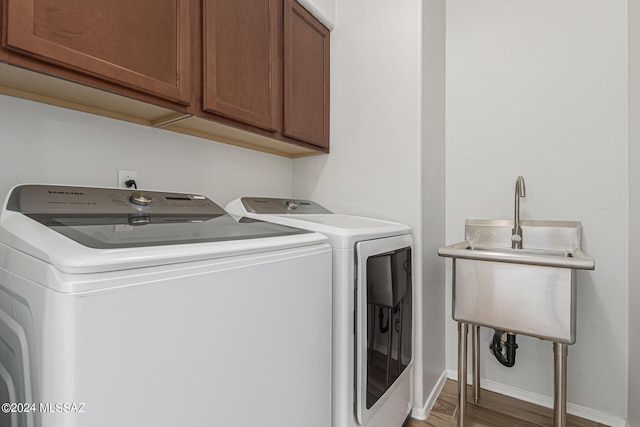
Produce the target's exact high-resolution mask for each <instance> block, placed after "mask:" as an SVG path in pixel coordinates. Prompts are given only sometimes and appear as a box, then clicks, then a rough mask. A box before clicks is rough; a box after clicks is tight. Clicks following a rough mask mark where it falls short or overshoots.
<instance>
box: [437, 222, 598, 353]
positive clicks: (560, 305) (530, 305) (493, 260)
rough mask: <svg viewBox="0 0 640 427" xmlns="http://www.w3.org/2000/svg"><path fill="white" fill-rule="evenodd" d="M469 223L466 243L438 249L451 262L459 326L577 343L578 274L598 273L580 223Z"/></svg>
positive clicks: (455, 312)
mask: <svg viewBox="0 0 640 427" xmlns="http://www.w3.org/2000/svg"><path fill="white" fill-rule="evenodd" d="M520 225H521V227H522V249H511V234H512V227H513V221H510V220H467V221H466V223H465V237H466V240H464V241H462V242H459V243H455V244H453V245H449V246H445V247H442V248H440V249H439V251H438V253H439V254H440V256H444V257H449V258H453V318H454V320H456V321H459V322H465V323H471V324H476V325H480V326H487V327H491V328H494V329H499V330H504V331H509V332H514V333H520V334H525V335H530V336H535V337H538V338H541V339H547V340H550V341H554V342H561V343H567V344H573V343H574V342H575V323H576V322H575V319H576V271H577V270H580V269H583V270H593V269H594V268H595V261H594V260H593V258H591V257H589V256H588V255H587V254H585V253H584V252H583V251H582V249H581V239H582V227H581V225H580V222H577V221H521V223H520Z"/></svg>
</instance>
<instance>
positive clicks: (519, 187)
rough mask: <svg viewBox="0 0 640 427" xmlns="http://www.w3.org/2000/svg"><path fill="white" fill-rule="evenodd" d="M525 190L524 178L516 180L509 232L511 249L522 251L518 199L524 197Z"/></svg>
mask: <svg viewBox="0 0 640 427" xmlns="http://www.w3.org/2000/svg"><path fill="white" fill-rule="evenodd" d="M526 195H527V190H526V188H525V186H524V178H523V177H522V176H519V177H518V178H517V179H516V195H515V199H516V200H515V209H514V213H513V229H512V230H511V248H512V249H522V228H520V197H526Z"/></svg>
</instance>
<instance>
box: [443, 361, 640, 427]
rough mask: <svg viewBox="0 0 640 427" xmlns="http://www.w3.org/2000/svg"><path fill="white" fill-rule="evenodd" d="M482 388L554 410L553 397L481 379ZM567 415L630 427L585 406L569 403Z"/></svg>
mask: <svg viewBox="0 0 640 427" xmlns="http://www.w3.org/2000/svg"><path fill="white" fill-rule="evenodd" d="M447 375H448V377H449V378H451V379H452V380H456V381H457V380H458V372H457V371H447ZM471 382H472V377H471V376H468V378H467V384H471ZM481 384H482V388H483V389H485V390H489V391H493V392H496V393H499V394H504V395H505V396H510V397H514V398H516V399H519V400H523V401H525V402H530V403H533V404H535V405H539V406H544V407H545V408H553V397H549V396H544V395H541V394H537V393H531V392H529V391H526V390H522V389H519V388H516V387H511V386H508V385H504V384H500V383H497V382H494V381H490V380H485V379H481ZM567 413H569V414H571V415H575V416H577V417H580V418H584V419H586V420H591V421H594V422H597V423H601V424H606V425H608V426H611V427H630V426H629V423H628V422H627V420H626V419H624V418H621V417H618V416H616V415H611V414H607V413H604V412H601V411H596V410H594V409H591V408H587V407H585V406H580V405H576V404H573V403H567Z"/></svg>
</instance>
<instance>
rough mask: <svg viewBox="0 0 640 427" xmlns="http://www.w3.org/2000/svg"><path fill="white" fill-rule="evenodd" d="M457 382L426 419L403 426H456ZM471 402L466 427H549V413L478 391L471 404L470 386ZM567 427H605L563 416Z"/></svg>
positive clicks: (447, 388) (445, 390) (444, 391)
mask: <svg viewBox="0 0 640 427" xmlns="http://www.w3.org/2000/svg"><path fill="white" fill-rule="evenodd" d="M457 387H458V385H457V383H456V382H455V381H452V380H447V382H446V384H445V386H444V388H443V389H442V392H441V393H440V395H439V396H438V400H437V401H436V403H435V405H434V406H433V409H432V410H431V413H430V414H429V418H427V419H426V420H424V421H420V420H416V419H413V418H410V419H409V420H407V422H406V423H405V427H456V425H457V414H456V406H457V399H458V390H457ZM467 396H468V397H469V398H470V399H471V401H470V402H468V403H467V416H468V423H467V427H552V426H553V410H552V409H549V408H544V407H541V406H537V405H534V404H532V403H528V402H524V401H522V400H518V399H514V398H512V397H508V396H504V395H501V394H498V393H493V392H491V391H488V390H481V393H480V403H479V404H475V403H473V391H472V390H471V386H469V390H468V392H467ZM567 424H568V426H569V427H605V425H604V424H599V423H596V422H593V421H589V420H585V419H582V418H578V417H576V416H573V415H568V416H567Z"/></svg>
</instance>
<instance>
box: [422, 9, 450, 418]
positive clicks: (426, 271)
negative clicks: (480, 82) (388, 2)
mask: <svg viewBox="0 0 640 427" xmlns="http://www.w3.org/2000/svg"><path fill="white" fill-rule="evenodd" d="M422 4H423V6H422V7H423V11H422V12H423V13H422V144H421V146H422V165H421V170H422V191H421V195H422V196H421V202H422V251H423V253H422V263H423V264H422V272H423V273H422V278H423V280H422V292H423V296H422V298H423V313H422V330H423V331H426V332H425V333H424V337H425V340H424V342H423V344H422V351H423V360H424V366H423V368H422V371H423V372H422V376H421V377H418V378H419V380H420V381H422V383H423V384H424V392H425V394H428V393H433V395H432V396H427V395H425V396H423V397H422V398H421V400H418V401H417V402H416V405H426V407H424V406H423V408H424V409H425V410H429V409H430V405H432V403H433V402H434V399H435V398H437V393H438V392H439V389H438V388H435V389H434V386H436V385H440V384H438V381H439V380H440V379H444V377H443V372H444V368H445V351H444V339H445V324H446V323H445V322H446V320H447V319H446V317H445V291H446V289H445V286H444V283H445V260H444V259H443V258H440V257H439V256H437V253H438V248H439V247H440V246H442V245H443V244H444V242H445V116H444V112H445V63H444V58H445V10H446V6H445V1H444V0H425V1H423V3H422ZM415 415H416V416H418V415H419V414H417V413H416V414H415ZM425 415H426V414H425Z"/></svg>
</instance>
